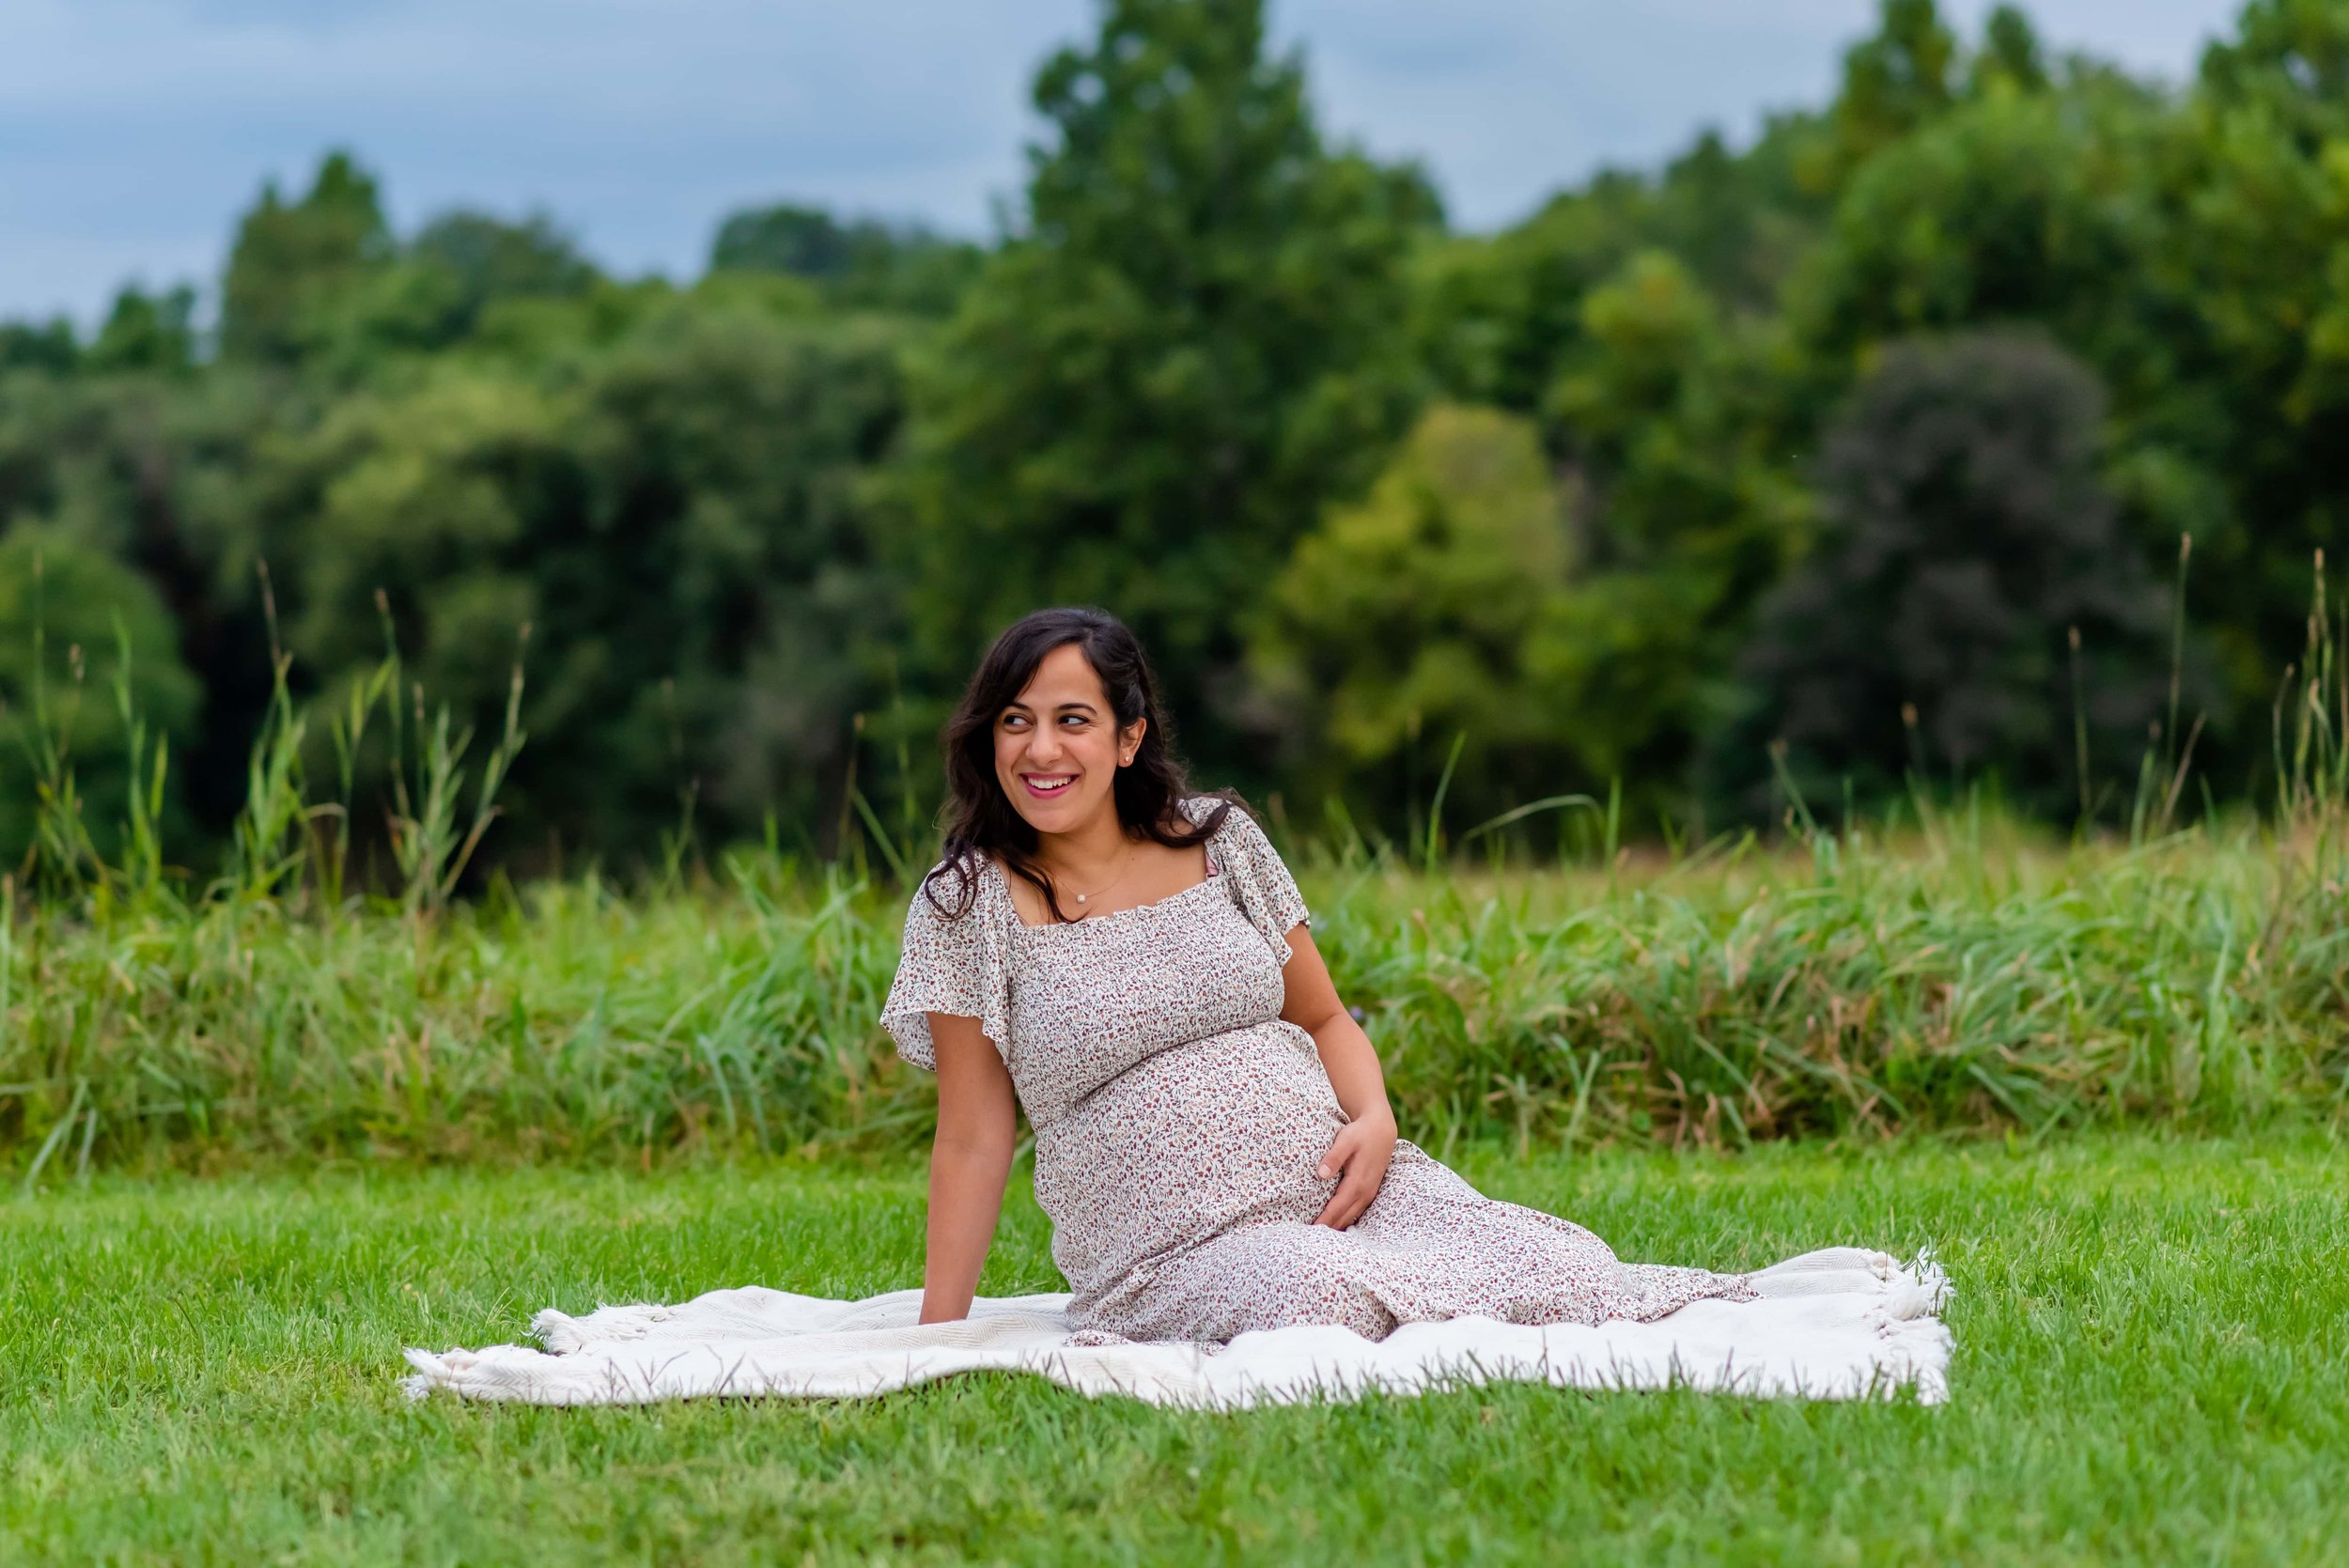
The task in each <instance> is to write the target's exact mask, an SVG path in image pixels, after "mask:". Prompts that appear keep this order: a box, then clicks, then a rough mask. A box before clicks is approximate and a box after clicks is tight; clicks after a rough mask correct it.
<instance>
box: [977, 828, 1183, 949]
mask: <svg viewBox="0 0 2349 1568" xmlns="http://www.w3.org/2000/svg"><path fill="white" fill-rule="evenodd" d="M1200 847H1201V852H1202V853H1203V855H1204V856H1205V858H1206V862H1207V874H1206V876H1204V877H1200V878H1199V880H1197V881H1196V882H1193V883H1191V884H1190V886H1189V887H1187V888H1177V889H1176V890H1175V892H1173V893H1168V894H1167V895H1166V896H1165V897H1163V898H1154V899H1152V900H1151V901H1150V902H1149V903H1147V904H1128V905H1127V906H1126V907H1125V908H1122V909H1112V910H1110V911H1109V912H1108V913H1107V914H1100V915H1086V916H1083V917H1082V918H1081V919H1078V920H1048V921H1043V922H1040V923H1038V924H1034V925H1031V924H1028V923H1027V922H1026V921H1025V920H1022V919H1021V918H1020V916H1019V905H1018V904H1016V903H1014V902H1013V901H1012V896H1011V874H1010V873H1009V872H1007V871H1005V870H1004V869H1003V862H1001V861H999V860H997V859H996V858H995V857H994V856H992V855H989V856H988V857H987V865H988V870H989V871H991V872H992V873H994V876H995V887H996V890H997V891H998V892H999V893H1002V894H1003V917H1004V918H1005V919H1006V920H1008V921H1010V922H1011V924H1013V925H1015V926H1017V927H1018V928H1019V929H1020V930H1022V931H1059V930H1074V929H1075V928H1077V927H1078V926H1081V925H1103V924H1108V923H1109V922H1111V921H1113V920H1117V919H1119V918H1120V917H1121V916H1125V915H1137V914H1141V913H1143V912H1144V911H1145V910H1149V909H1163V908H1166V907H1167V906H1168V905H1170V904H1173V903H1175V902H1176V901H1177V900H1179V899H1184V898H1189V897H1190V896H1191V895H1192V894H1193V893H1197V892H1198V891H1199V890H1200V889H1201V888H1207V887H1213V886H1215V885H1216V884H1218V883H1220V882H1221V881H1222V880H1223V867H1222V866H1221V864H1220V863H1218V862H1217V860H1216V855H1215V846H1214V845H1213V844H1204V845H1202V846H1200Z"/></svg>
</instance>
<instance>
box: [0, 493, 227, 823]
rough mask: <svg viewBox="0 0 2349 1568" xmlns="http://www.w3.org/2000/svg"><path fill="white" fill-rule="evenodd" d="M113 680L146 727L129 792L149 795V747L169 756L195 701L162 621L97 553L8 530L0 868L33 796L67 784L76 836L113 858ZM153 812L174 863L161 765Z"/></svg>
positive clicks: (118, 803) (135, 582) (2, 600)
mask: <svg viewBox="0 0 2349 1568" xmlns="http://www.w3.org/2000/svg"><path fill="white" fill-rule="evenodd" d="M125 639H127V640H128V643H129V645H130V653H131V662H130V665H129V667H128V669H127V670H125V669H124V668H123V667H122V663H121V651H122V643H123V640H125ZM118 680H127V683H128V686H129V690H130V697H131V703H132V712H133V714H134V715H135V716H136V717H137V719H139V720H140V721H143V722H144V723H145V724H146V725H147V727H148V736H149V737H150V738H149V742H148V746H149V750H148V754H147V756H146V758H145V759H144V762H145V764H146V767H145V768H142V770H141V771H142V774H143V775H144V776H143V778H142V780H141V781H140V782H141V784H143V785H151V784H152V778H153V775H152V774H151V772H148V768H152V766H153V761H154V755H155V753H154V749H153V748H154V746H155V745H156V743H157V742H159V741H160V742H162V743H164V744H166V745H168V746H169V747H170V748H171V749H172V751H173V753H175V754H176V753H177V750H178V748H179V744H180V743H181V742H183V741H184V740H185V739H186V738H187V737H188V735H189V733H190V731H191V730H192V729H193V728H194V723H195V719H196V714H197V711H198V708H199V706H200V704H201V698H202V693H201V691H200V689H199V688H198V687H197V685H196V682H195V679H194V676H193V675H190V674H189V673H188V671H187V669H186V667H185V666H184V665H182V664H181V663H180V661H179V646H178V639H177V637H176V636H175V634H174V629H173V626H172V619H171V615H170V613H169V612H168V611H166V610H165V609H164V607H163V603H162V601H161V600H160V599H159V598H157V597H156V595H155V591H154V590H153V589H152V588H151V587H149V586H148V584H147V583H146V582H144V581H142V580H141V579H140V577H139V576H138V574H137V573H136V572H133V571H132V570H131V569H129V568H128V567H124V566H122V565H121V564H120V563H118V562H117V561H115V560H114V559H112V558H111V557H109V556H108V555H106V554H105V553H104V552H102V551H98V550H94V549H92V548H90V547H89V546H88V545H86V544H84V543H81V542H79V541H77V540H75V539H74V538H73V537H71V536H70V535H68V534H65V533H63V532H61V531H58V530H55V529H44V528H39V527H30V526H19V527H16V528H12V529H10V530H9V532H8V536H7V537H5V538H0V730H5V732H6V740H5V743H4V744H0V862H5V863H6V864H8V865H9V866H11V867H13V866H15V865H16V864H17V863H18V862H21V861H23V859H24V856H25V854H26V851H27V849H28V848H29V847H30V846H31V844H32V842H33V837H34V831H35V829H34V823H35V815H36V812H37V809H38V806H37V802H38V800H39V789H40V788H41V786H42V785H44V784H47V785H49V786H50V787H52V788H53V789H57V790H58V793H59V795H60V797H62V794H63V791H62V789H61V788H59V787H58V786H61V785H62V784H65V783H66V782H67V781H68V780H69V779H70V784H71V788H72V792H73V797H74V799H75V800H76V801H77V802H78V810H77V811H76V813H75V815H77V816H78V818H79V821H80V825H81V828H82V830H83V831H86V833H87V834H88V835H89V839H90V841H91V843H92V844H93V845H94V846H95V847H96V848H97V850H98V852H99V853H100V854H101V855H106V856H109V857H111V856H113V855H115V854H116V853H117V851H118V848H119V846H120V842H121V836H122V828H123V824H124V822H125V820H126V818H127V816H128V808H129V801H130V793H131V788H132V778H131V771H130V756H129V740H130V737H129V732H128V731H127V730H126V729H125V727H124V725H123V722H122V716H121V711H120V708H119V706H118V704H117V693H116V690H115V688H116V685H117V681H118ZM163 803H164V807H165V824H164V826H165V829H166V831H167V833H168V835H169V843H170V846H172V847H173V848H174V849H176V850H177V851H179V852H184V851H185V850H186V849H187V848H188V847H189V842H188V839H187V835H186V828H187V824H186V821H185V817H184V814H183V813H182V811H181V809H180V807H179V780H178V778H177V776H176V775H175V774H173V773H171V772H170V771H169V768H168V765H167V766H166V771H165V775H164V802H163Z"/></svg>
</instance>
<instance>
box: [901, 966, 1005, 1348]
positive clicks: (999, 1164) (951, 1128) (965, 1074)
mask: <svg viewBox="0 0 2349 1568" xmlns="http://www.w3.org/2000/svg"><path fill="white" fill-rule="evenodd" d="M928 1017H929V1021H930V1042H931V1044H932V1046H934V1047H935V1048H936V1049H937V1052H938V1137H937V1140H936V1141H934V1142H933V1143H932V1144H931V1146H930V1217H929V1244H928V1246H929V1250H928V1258H927V1261H926V1264H925V1266H924V1268H923V1271H922V1321H923V1322H924V1323H951V1322H954V1321H956V1320H957V1319H959V1318H965V1317H968V1316H970V1315H971V1298H972V1296H974V1295H976V1294H977V1292H978V1288H979V1269H980V1267H981V1266H982V1265H985V1264H986V1262H987V1250H988V1247H989V1246H990V1245H992V1244H993V1242H994V1240H995V1221H996V1219H997V1218H998V1217H999V1216H1000V1215H1001V1214H1002V1213H1003V1182H1004V1180H1005V1178H1007V1177H1008V1176H1009V1175H1010V1174H1011V1150H1012V1141H1013V1134H1014V1131H1015V1129H1016V1126H1017V1122H1016V1119H1015V1116H1016V1110H1015V1107H1016V1102H1015V1100H1014V1098H1013V1096H1012V1090H1011V1074H1010V1072H1009V1071H1008V1070H1007V1069H1006V1068H1005V1067H1004V1066H1003V1057H1002V1056H1001V1055H1000V1054H998V1053H997V1051H996V1049H995V1047H994V1046H993V1045H992V1044H991V1043H990V1042H989V1041H988V1038H987V1036H986V1035H985V1034H984V1033H982V1032H980V1025H979V1020H978V1019H976V1018H966V1017H957V1016H956V1015H954V1014H951V1013H932V1014H930V1015H929V1016H928Z"/></svg>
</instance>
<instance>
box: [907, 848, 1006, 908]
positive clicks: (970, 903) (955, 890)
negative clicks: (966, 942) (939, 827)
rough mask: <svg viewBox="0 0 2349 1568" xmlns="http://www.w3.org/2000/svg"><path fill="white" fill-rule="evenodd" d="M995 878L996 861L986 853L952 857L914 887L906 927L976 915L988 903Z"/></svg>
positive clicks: (969, 850) (966, 851)
mask: <svg viewBox="0 0 2349 1568" xmlns="http://www.w3.org/2000/svg"><path fill="white" fill-rule="evenodd" d="M995 875H996V866H995V861H994V858H993V857H992V856H989V855H988V854H987V853H986V852H985V851H983V850H978V849H967V850H965V851H963V852H962V853H961V854H960V855H958V856H949V857H948V858H947V859H945V860H942V861H940V862H938V863H937V864H936V865H934V866H932V867H930V869H929V870H928V871H927V872H926V873H924V874H923V876H922V877H921V879H920V880H919V881H917V882H915V883H914V884H913V901H912V903H911V904H910V906H909V907H908V908H907V911H906V924H907V925H908V926H909V927H910V926H912V925H913V924H914V923H915V922H917V921H919V922H921V923H922V924H926V925H927V924H940V923H942V922H948V921H956V920H960V919H962V918H964V917H965V916H968V915H972V914H975V913H977V912H978V911H979V909H980V908H981V907H982V906H983V905H985V904H986V903H987V901H988V884H989V883H990V881H991V880H992V879H993V877H995Z"/></svg>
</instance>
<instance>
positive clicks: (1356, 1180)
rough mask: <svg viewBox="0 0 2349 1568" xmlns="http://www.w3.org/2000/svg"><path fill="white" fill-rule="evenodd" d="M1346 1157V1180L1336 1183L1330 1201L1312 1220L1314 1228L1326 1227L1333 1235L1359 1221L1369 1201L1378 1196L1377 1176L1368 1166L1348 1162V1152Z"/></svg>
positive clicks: (1359, 1160) (1360, 1162) (1357, 1161)
mask: <svg viewBox="0 0 2349 1568" xmlns="http://www.w3.org/2000/svg"><path fill="white" fill-rule="evenodd" d="M1346 1153H1347V1156H1348V1157H1349V1159H1350V1160H1351V1163H1350V1164H1348V1165H1347V1167H1346V1178H1345V1179H1344V1180H1343V1181H1341V1182H1339V1183H1338V1189H1337V1190H1336V1191H1335V1192H1332V1193H1330V1201H1329V1202H1328V1203H1325V1204H1323V1205H1322V1209H1321V1213H1320V1214H1319V1215H1318V1216H1317V1217H1315V1220H1314V1223H1315V1224H1316V1225H1327V1226H1329V1227H1330V1229H1331V1230H1333V1231H1343V1230H1344V1229H1346V1227H1347V1226H1348V1225H1351V1224H1352V1223H1354V1221H1355V1220H1357V1219H1361V1217H1362V1211H1363V1210H1364V1209H1366V1208H1368V1207H1370V1201H1371V1200H1372V1199H1373V1198H1376V1197H1377V1195H1378V1176H1377V1172H1373V1171H1372V1170H1371V1169H1370V1162H1369V1161H1368V1160H1364V1159H1354V1158H1352V1156H1353V1153H1354V1151H1352V1150H1348V1151H1346Z"/></svg>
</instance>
